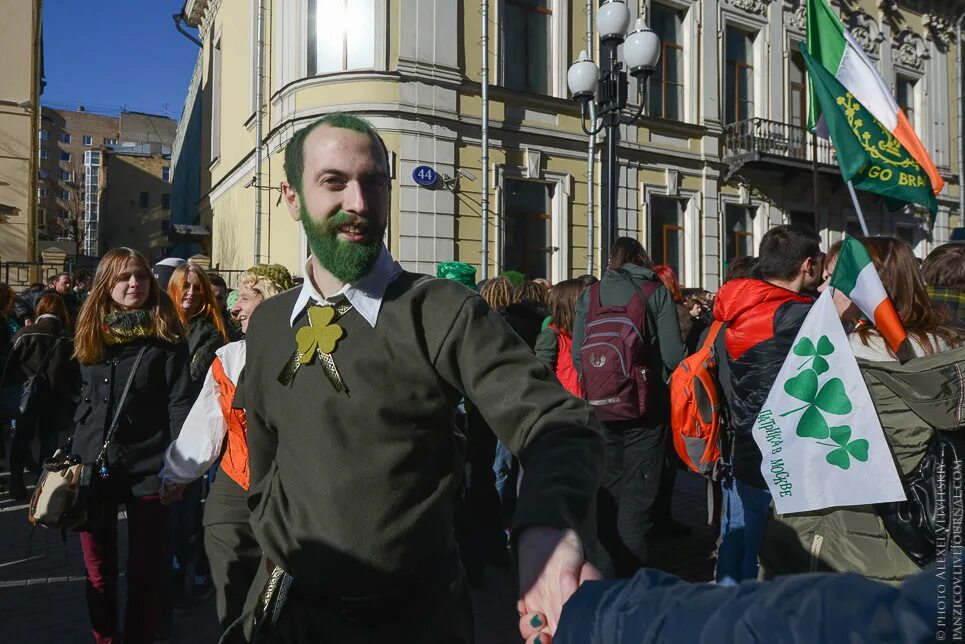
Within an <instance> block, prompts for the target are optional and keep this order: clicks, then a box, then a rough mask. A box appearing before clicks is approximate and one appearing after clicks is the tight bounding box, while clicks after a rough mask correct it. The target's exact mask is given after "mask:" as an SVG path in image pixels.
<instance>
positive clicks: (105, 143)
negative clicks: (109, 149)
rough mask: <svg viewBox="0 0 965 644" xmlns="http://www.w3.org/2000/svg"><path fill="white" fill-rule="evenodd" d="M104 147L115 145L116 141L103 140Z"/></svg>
mask: <svg viewBox="0 0 965 644" xmlns="http://www.w3.org/2000/svg"><path fill="white" fill-rule="evenodd" d="M104 145H117V139H107V138H105V139H104Z"/></svg>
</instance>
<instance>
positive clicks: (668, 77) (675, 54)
mask: <svg viewBox="0 0 965 644" xmlns="http://www.w3.org/2000/svg"><path fill="white" fill-rule="evenodd" d="M650 25H651V27H650V28H651V29H653V31H654V33H656V34H657V35H658V36H660V61H659V63H658V64H657V70H656V71H655V72H654V74H653V80H651V81H650V114H651V115H652V116H662V117H663V118H667V119H676V120H678V121H679V120H680V119H681V118H682V115H683V100H684V86H683V75H684V47H683V44H682V42H683V36H682V27H683V16H681V14H680V13H679V12H677V11H674V10H673V9H670V8H669V7H664V6H662V5H659V4H655V5H653V7H652V8H651V19H650Z"/></svg>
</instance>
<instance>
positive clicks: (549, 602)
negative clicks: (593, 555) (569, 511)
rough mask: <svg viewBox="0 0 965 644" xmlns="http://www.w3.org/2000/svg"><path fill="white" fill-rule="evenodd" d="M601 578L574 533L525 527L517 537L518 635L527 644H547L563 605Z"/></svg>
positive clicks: (548, 528)
mask: <svg viewBox="0 0 965 644" xmlns="http://www.w3.org/2000/svg"><path fill="white" fill-rule="evenodd" d="M592 579H601V575H600V572H599V571H598V570H597V569H596V568H595V567H594V566H593V565H592V564H591V563H589V562H587V561H584V558H583V544H582V543H581V542H580V538H579V537H578V536H577V534H576V532H574V531H573V530H563V529H559V528H550V527H546V526H532V527H529V528H525V529H524V531H523V533H522V534H521V535H520V537H519V589H520V599H519V601H518V602H517V603H516V609H517V611H518V612H519V616H520V618H519V632H520V634H521V635H522V636H523V639H524V640H526V644H550V642H552V641H553V634H554V633H555V632H556V628H557V626H559V622H560V615H561V614H562V613H563V604H564V603H566V600H568V599H569V598H570V596H571V595H572V594H573V593H574V592H576V589H577V588H579V586H580V584H582V583H583V582H584V581H587V580H592Z"/></svg>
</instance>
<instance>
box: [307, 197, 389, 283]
mask: <svg viewBox="0 0 965 644" xmlns="http://www.w3.org/2000/svg"><path fill="white" fill-rule="evenodd" d="M304 203H305V200H304V199H302V204H304ZM352 219H353V217H352V215H350V214H348V213H347V212H345V211H344V210H339V211H338V212H337V213H335V214H334V215H332V216H331V217H329V218H328V219H326V220H325V221H323V222H321V223H317V222H315V221H314V220H313V219H312V218H311V216H310V215H309V214H308V211H307V210H306V208H305V206H304V205H302V208H301V222H302V228H304V229H305V237H306V238H308V246H309V248H311V249H312V254H313V255H315V258H316V259H317V260H318V263H319V264H321V266H322V268H324V269H325V270H327V271H328V272H329V273H331V274H332V276H333V277H335V278H336V279H338V280H339V281H341V282H344V283H346V284H351V283H352V282H355V281H357V280H358V279H359V278H360V277H362V276H363V275H365V274H366V273H368V272H369V269H371V268H372V266H373V265H374V264H375V260H376V259H378V257H379V250H380V249H381V247H382V235H383V234H384V233H385V230H384V228H383V229H380V230H379V229H373V228H371V227H369V226H368V225H367V226H366V229H365V233H364V234H365V240H364V241H361V242H356V243H353V242H347V241H343V240H341V239H339V238H338V233H339V228H341V227H342V226H344V225H345V224H347V223H349V222H350V221H351V220H352ZM370 222H371V220H366V224H370Z"/></svg>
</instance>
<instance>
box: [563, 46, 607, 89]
mask: <svg viewBox="0 0 965 644" xmlns="http://www.w3.org/2000/svg"><path fill="white" fill-rule="evenodd" d="M599 79H600V69H599V68H598V67H597V66H596V63H594V62H593V61H592V60H591V59H590V55H589V54H587V53H586V50H585V49H584V50H583V51H581V52H580V58H579V60H577V61H576V62H575V63H573V64H572V65H570V69H569V70H568V71H567V72H566V84H567V86H569V88H570V92H571V93H572V94H573V98H574V99H576V100H590V99H592V98H593V95H594V94H596V83H597V81H598V80H599Z"/></svg>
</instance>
